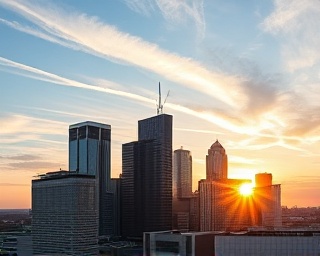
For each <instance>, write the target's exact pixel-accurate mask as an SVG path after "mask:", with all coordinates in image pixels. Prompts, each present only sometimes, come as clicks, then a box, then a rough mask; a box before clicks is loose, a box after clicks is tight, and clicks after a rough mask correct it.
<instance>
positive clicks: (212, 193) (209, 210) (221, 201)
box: [199, 179, 256, 231]
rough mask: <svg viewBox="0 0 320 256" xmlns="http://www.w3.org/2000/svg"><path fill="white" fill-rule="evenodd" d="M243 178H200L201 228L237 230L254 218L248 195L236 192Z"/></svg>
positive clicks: (244, 226) (248, 224)
mask: <svg viewBox="0 0 320 256" xmlns="http://www.w3.org/2000/svg"><path fill="white" fill-rule="evenodd" d="M245 183H251V180H245V179H221V180H215V181H209V180H200V181H199V195H200V216H199V218H200V231H239V230H243V229H246V228H247V227H248V226H251V225H253V224H254V223H255V221H256V213H255V211H254V207H253V204H252V201H251V200H252V199H251V197H243V196H242V195H241V194H240V193H239V188H240V186H241V185H242V184H245Z"/></svg>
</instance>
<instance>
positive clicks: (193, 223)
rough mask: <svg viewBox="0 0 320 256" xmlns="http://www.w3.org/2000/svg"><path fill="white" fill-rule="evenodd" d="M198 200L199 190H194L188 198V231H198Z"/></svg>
mask: <svg viewBox="0 0 320 256" xmlns="http://www.w3.org/2000/svg"><path fill="white" fill-rule="evenodd" d="M199 215H200V202H199V191H195V192H194V193H193V194H192V196H191V198H190V217H189V218H190V222H189V223H190V224H189V230H190V231H200V226H199V224H200V220H199Z"/></svg>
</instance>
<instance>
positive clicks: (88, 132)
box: [69, 121, 113, 236]
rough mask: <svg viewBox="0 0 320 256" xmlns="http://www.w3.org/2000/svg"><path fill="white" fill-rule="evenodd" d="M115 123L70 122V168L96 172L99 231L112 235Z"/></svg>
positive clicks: (86, 172) (88, 172)
mask: <svg viewBox="0 0 320 256" xmlns="http://www.w3.org/2000/svg"><path fill="white" fill-rule="evenodd" d="M110 139H111V126H110V125H107V124H101V123H96V122H91V121H86V122H82V123H77V124H73V125H70V126H69V170H70V171H72V172H73V171H75V172H77V173H79V174H89V175H95V177H96V179H97V188H98V195H97V196H98V202H99V235H100V236H103V235H110V232H111V229H110V224H111V223H112V222H113V220H112V219H110V212H111V211H112V210H111V209H110V207H111V206H110V205H109V204H110V203H111V201H112V199H111V195H110V194H109V190H110V164H111V149H110Z"/></svg>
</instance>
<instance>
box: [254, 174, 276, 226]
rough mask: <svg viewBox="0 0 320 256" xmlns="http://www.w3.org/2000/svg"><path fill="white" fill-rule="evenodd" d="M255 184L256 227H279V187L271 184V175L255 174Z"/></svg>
mask: <svg viewBox="0 0 320 256" xmlns="http://www.w3.org/2000/svg"><path fill="white" fill-rule="evenodd" d="M255 182H256V187H255V189H254V200H255V205H256V207H257V210H258V212H259V221H258V225H260V226H264V227H281V226H282V209H281V185H280V184H276V185H273V184H272V174H271V173H258V174H256V175H255Z"/></svg>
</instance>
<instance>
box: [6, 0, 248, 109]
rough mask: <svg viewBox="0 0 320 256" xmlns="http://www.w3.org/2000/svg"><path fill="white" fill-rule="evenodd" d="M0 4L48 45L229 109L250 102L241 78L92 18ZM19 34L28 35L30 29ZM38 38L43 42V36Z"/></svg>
mask: <svg viewBox="0 0 320 256" xmlns="http://www.w3.org/2000/svg"><path fill="white" fill-rule="evenodd" d="M0 4H2V5H3V6H5V7H7V8H9V9H12V10H13V11H15V12H17V13H19V14H21V15H22V16H23V17H24V18H26V19H28V20H29V21H31V22H32V23H33V24H34V25H36V26H38V29H39V30H41V31H42V33H45V34H46V35H47V37H49V38H50V40H51V41H53V39H52V38H54V40H56V42H57V43H59V44H60V43H61V42H62V41H63V42H64V43H63V45H64V46H66V42H67V43H68V45H70V43H71V45H72V47H74V46H75V45H76V46H78V47H79V48H80V49H81V50H83V51H85V52H88V53H90V54H93V55H97V56H100V57H102V58H106V59H108V60H113V61H117V62H124V63H129V64H131V65H134V66H138V67H141V68H144V69H147V70H149V71H152V72H155V73H157V74H160V75H162V76H163V77H165V78H167V79H169V80H172V81H174V82H177V83H179V84H181V85H183V86H187V87H189V88H192V89H194V90H197V91H200V92H203V93H205V94H208V95H211V97H213V98H215V99H216V100H218V101H221V102H224V103H225V104H227V105H229V106H232V107H236V108H238V107H241V106H244V105H246V103H247V102H248V101H249V100H250V99H248V98H247V96H246V94H245V92H244V91H243V89H242V88H241V86H240V83H239V81H240V82H241V79H242V78H241V77H232V76H226V75H224V74H222V73H220V72H212V71H210V70H208V69H206V68H205V67H204V66H203V65H202V64H201V63H198V62H196V61H194V60H191V59H189V58H185V57H181V56H178V55H176V54H174V53H170V52H168V51H165V50H162V49H160V48H159V47H158V46H157V45H155V44H151V43H149V42H146V41H144V40H142V39H141V38H139V37H135V36H131V35H129V34H126V33H122V32H120V31H118V30H117V29H116V28H115V27H112V26H109V25H107V24H103V23H102V22H100V21H99V20H98V19H97V18H95V17H88V16H87V15H85V14H79V13H72V12H71V13H70V12H68V13H67V12H66V11H64V10H61V9H58V8H57V7H56V6H52V5H49V4H48V5H47V6H44V5H41V6H40V5H36V4H34V3H32V2H29V1H11V2H6V1H3V0H0ZM18 27H19V24H18V23H16V24H15V26H14V28H16V29H18ZM22 30H23V31H24V32H26V33H30V28H28V29H22ZM33 35H36V33H34V34H33ZM41 38H43V39H45V37H44V36H42V37H41ZM105 38H108V40H105ZM236 99H237V104H235V100H236ZM239 99H240V100H239Z"/></svg>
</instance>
